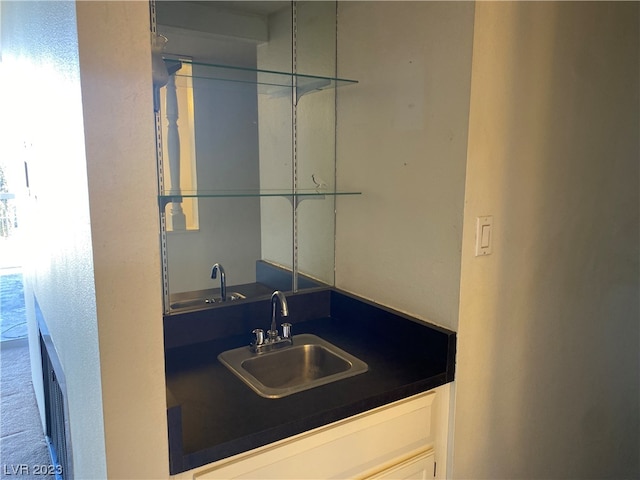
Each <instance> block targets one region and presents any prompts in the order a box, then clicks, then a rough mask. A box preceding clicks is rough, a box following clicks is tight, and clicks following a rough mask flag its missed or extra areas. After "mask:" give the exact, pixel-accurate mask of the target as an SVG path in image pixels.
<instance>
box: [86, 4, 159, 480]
mask: <svg viewBox="0 0 640 480" xmlns="http://www.w3.org/2000/svg"><path fill="white" fill-rule="evenodd" d="M77 10H78V38H79V46H80V48H79V52H80V73H81V81H82V103H83V109H84V115H85V121H84V133H85V139H86V153H87V173H88V182H89V204H90V212H91V235H92V240H93V249H92V253H93V262H94V275H95V286H96V306H97V315H98V318H97V319H98V332H99V343H100V366H101V373H102V376H101V380H102V401H103V415H104V425H105V427H104V435H105V439H104V441H105V449H106V456H107V477H108V478H109V479H116V478H123V479H124V478H126V479H133V478H164V477H166V476H167V475H168V469H169V460H168V451H167V450H168V449H167V416H166V390H165V383H164V344H163V332H162V290H161V278H160V272H161V269H160V252H159V241H158V232H159V224H158V207H157V200H156V196H157V180H156V178H157V177H156V162H155V135H154V134H153V129H152V128H150V127H152V126H153V101H152V89H151V57H150V42H149V8H148V4H147V3H146V2H79V3H78V4H77ZM85 428H87V427H85ZM77 478H89V477H88V476H87V477H83V476H80V475H79V476H78V477H77Z"/></svg>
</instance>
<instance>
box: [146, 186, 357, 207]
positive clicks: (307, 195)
mask: <svg viewBox="0 0 640 480" xmlns="http://www.w3.org/2000/svg"><path fill="white" fill-rule="evenodd" d="M361 194H362V192H355V191H343V190H320V189H318V190H316V189H303V190H301V189H298V190H297V191H296V192H294V191H293V190H291V189H273V190H251V189H247V190H197V191H194V190H182V191H181V192H180V193H171V192H170V191H163V192H160V195H158V203H159V204H160V207H161V208H163V209H164V207H166V206H167V204H169V203H171V202H180V201H182V199H184V198H247V197H284V198H288V199H289V200H291V201H292V202H295V204H296V205H297V204H299V203H300V202H301V201H302V200H305V199H313V198H315V199H319V200H320V199H323V198H325V197H327V196H330V197H336V196H346V195H361Z"/></svg>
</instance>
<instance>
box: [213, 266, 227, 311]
mask: <svg viewBox="0 0 640 480" xmlns="http://www.w3.org/2000/svg"><path fill="white" fill-rule="evenodd" d="M218 271H219V272H220V299H221V300H222V301H223V302H225V301H226V300H227V278H226V276H225V274H224V268H222V265H220V264H219V263H215V264H214V265H213V268H212V269H211V278H216V277H217V273H218Z"/></svg>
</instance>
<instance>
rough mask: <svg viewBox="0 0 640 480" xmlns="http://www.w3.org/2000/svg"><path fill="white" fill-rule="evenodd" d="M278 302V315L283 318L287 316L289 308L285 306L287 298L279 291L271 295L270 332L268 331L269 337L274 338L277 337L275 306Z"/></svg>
mask: <svg viewBox="0 0 640 480" xmlns="http://www.w3.org/2000/svg"><path fill="white" fill-rule="evenodd" d="M278 301H280V314H281V315H282V316H283V317H288V316H289V306H288V305H287V298H286V297H285V296H284V293H282V292H281V291H280V290H276V291H275V292H273V294H272V295H271V330H269V337H270V338H276V337H277V336H278V327H277V326H276V313H277V312H276V306H277V303H278Z"/></svg>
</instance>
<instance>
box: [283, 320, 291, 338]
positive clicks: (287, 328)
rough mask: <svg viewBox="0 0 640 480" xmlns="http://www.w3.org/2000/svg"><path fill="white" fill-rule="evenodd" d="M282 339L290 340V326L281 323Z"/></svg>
mask: <svg viewBox="0 0 640 480" xmlns="http://www.w3.org/2000/svg"><path fill="white" fill-rule="evenodd" d="M282 338H291V324H290V323H283V324H282Z"/></svg>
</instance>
